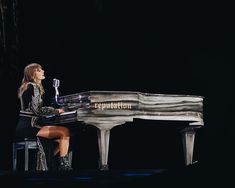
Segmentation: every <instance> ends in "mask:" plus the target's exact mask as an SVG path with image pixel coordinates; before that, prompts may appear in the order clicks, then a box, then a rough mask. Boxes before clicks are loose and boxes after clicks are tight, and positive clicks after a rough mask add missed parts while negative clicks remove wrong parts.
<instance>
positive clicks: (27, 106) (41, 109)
mask: <svg viewBox="0 0 235 188" xmlns="http://www.w3.org/2000/svg"><path fill="white" fill-rule="evenodd" d="M20 103H21V113H20V115H21V116H28V117H31V118H32V119H31V126H32V127H38V128H40V127H41V126H40V124H39V123H38V119H39V117H42V116H46V115H52V114H58V111H57V110H56V109H55V108H53V107H51V106H43V100H42V96H41V94H40V91H39V88H38V87H37V86H36V84H35V83H32V82H30V83H29V84H28V88H27V89H26V90H25V91H24V93H23V94H22V96H21V97H20Z"/></svg>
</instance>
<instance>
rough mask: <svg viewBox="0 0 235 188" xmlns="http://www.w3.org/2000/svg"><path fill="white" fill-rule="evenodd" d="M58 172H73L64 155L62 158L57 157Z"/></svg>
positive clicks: (66, 156)
mask: <svg viewBox="0 0 235 188" xmlns="http://www.w3.org/2000/svg"><path fill="white" fill-rule="evenodd" d="M58 170H59V171H71V170H73V169H72V167H71V166H70V164H69V159H68V155H65V156H64V157H59V167H58Z"/></svg>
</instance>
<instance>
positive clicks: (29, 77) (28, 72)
mask: <svg viewBox="0 0 235 188" xmlns="http://www.w3.org/2000/svg"><path fill="white" fill-rule="evenodd" d="M41 68H42V66H41V65H40V64H38V63H31V64H29V65H27V66H26V67H25V68H24V76H23V79H22V82H21V85H20V87H19V89H18V97H19V98H20V97H21V96H22V94H23V93H24V91H25V90H26V89H27V88H28V85H29V83H35V84H36V86H37V87H38V88H39V92H40V94H41V95H43V94H44V93H45V91H44V88H43V86H42V83H40V84H38V83H36V82H35V77H36V71H37V70H39V69H41Z"/></svg>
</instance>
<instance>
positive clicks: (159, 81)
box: [0, 0, 234, 169]
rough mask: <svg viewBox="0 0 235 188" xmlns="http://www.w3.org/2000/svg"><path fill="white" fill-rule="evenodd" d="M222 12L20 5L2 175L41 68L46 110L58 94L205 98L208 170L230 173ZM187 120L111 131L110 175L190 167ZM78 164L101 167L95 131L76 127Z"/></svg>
mask: <svg viewBox="0 0 235 188" xmlns="http://www.w3.org/2000/svg"><path fill="white" fill-rule="evenodd" d="M223 13H224V8H223V7H222V6H221V5H219V4H196V3H195V4H178V2H177V4H176V3H175V4H161V3H150V2H147V1H144V2H139V1H105V0H103V1H102V0H90V1H70V2H68V1H42V0H40V1H24V2H19V3H18V28H19V40H20V43H19V54H18V62H17V63H15V62H14V61H10V60H9V59H10V58H8V59H7V66H3V67H1V69H2V70H3V71H1V82H2V89H1V101H2V106H1V119H2V123H1V126H2V131H1V132H2V137H1V148H2V151H3V152H1V158H0V159H1V160H0V164H1V165H0V169H11V160H9V159H10V158H11V142H12V139H13V135H14V129H15V125H16V122H17V118H18V116H17V115H18V110H19V101H18V100H17V98H16V91H17V88H18V86H19V84H20V81H21V78H22V73H23V68H24V66H25V65H26V64H28V63H31V62H38V63H40V64H41V65H42V66H43V68H44V70H45V76H46V80H45V81H44V86H45V89H46V96H45V97H46V103H47V104H49V103H50V99H51V98H52V97H53V95H54V90H53V87H52V79H53V78H58V79H60V80H61V86H60V88H59V90H60V95H66V94H72V93H76V92H82V91H88V90H127V91H141V92H149V93H169V94H192V95H201V96H204V97H205V103H204V120H205V126H204V127H203V129H200V130H199V132H198V134H197V135H196V140H195V159H196V160H199V161H200V163H201V164H202V165H208V166H214V165H215V164H216V165H217V166H218V165H219V166H221V167H222V166H229V165H230V163H231V162H232V158H233V157H232V153H231V150H230V147H231V146H232V145H233V144H232V142H233V132H234V126H233V124H234V116H233V112H234V109H233V108H232V107H233V106H234V99H233V97H232V96H233V95H234V90H233V87H234V85H233V81H232V80H233V76H232V74H233V68H232V58H231V56H230V54H231V52H232V51H233V48H232V46H231V45H229V43H228V42H227V41H228V40H229V37H228V33H227V30H226V26H225V24H224V23H225V22H224V21H225V20H226V19H227V17H226V16H225V15H224V14H223ZM179 124H180V123H179V122H161V121H142V120H136V121H135V122H134V123H127V124H125V125H124V126H119V127H116V128H114V129H113V130H112V133H111V140H110V159H109V160H110V165H111V167H112V168H157V167H172V166H173V167H174V166H182V165H183V153H182V146H181V138H180V135H179V132H178V130H177V128H176V127H177V126H178V125H179ZM75 127H76V131H77V132H76V133H77V134H76V136H75V138H74V140H75V144H74V146H75V148H76V149H75V151H76V154H75V156H76V157H77V159H78V160H77V161H75V164H76V165H77V166H78V168H97V160H98V159H97V158H98V152H97V143H96V132H95V129H94V128H93V127H90V126H84V125H80V124H79V123H77V124H75Z"/></svg>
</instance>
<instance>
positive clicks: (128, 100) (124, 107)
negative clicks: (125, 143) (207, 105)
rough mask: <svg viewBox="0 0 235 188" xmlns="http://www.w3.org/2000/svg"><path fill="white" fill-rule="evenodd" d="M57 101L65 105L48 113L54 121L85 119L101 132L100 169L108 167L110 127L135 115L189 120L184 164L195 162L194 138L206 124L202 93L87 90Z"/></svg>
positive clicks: (156, 118) (99, 133) (183, 135)
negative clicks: (55, 112) (59, 109)
mask: <svg viewBox="0 0 235 188" xmlns="http://www.w3.org/2000/svg"><path fill="white" fill-rule="evenodd" d="M56 104H57V105H59V106H60V107H63V108H64V109H65V112H64V113H62V114H61V115H59V116H53V117H48V118H47V119H48V121H49V122H51V123H54V124H61V123H62V124H63V123H69V122H76V121H79V122H83V123H85V124H89V125H93V126H95V127H96V128H97V132H98V147H99V155H100V161H99V163H100V170H108V153H109V139H110V131H111V129H112V128H113V127H115V126H118V125H122V124H125V123H126V122H133V121H134V119H144V120H167V121H171V120H172V121H186V122H188V123H187V126H185V127H184V128H182V130H181V133H182V143H183V148H184V157H185V165H190V164H192V163H193V149H194V138H195V133H196V131H197V129H198V128H201V127H202V126H203V125H204V124H203V97H202V96H195V95H171V94H151V93H141V92H134V91H86V92H81V93H75V94H71V95H65V96H57V97H56Z"/></svg>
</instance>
